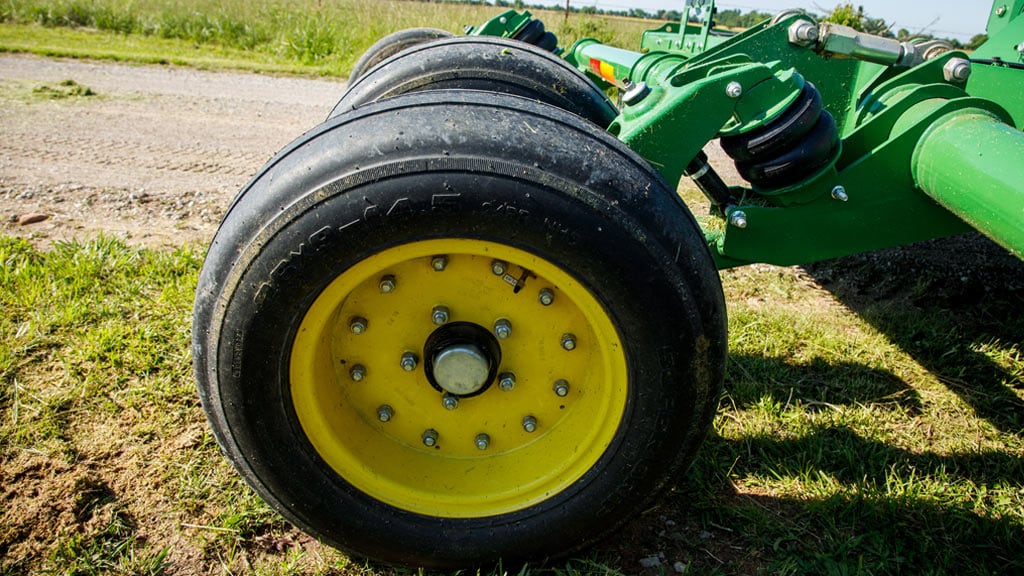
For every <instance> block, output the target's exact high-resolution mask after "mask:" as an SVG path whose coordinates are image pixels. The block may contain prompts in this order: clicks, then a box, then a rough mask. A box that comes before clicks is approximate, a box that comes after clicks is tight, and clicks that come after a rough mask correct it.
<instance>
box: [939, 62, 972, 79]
mask: <svg viewBox="0 0 1024 576" xmlns="http://www.w3.org/2000/svg"><path fill="white" fill-rule="evenodd" d="M942 76H943V77H944V78H945V79H946V82H966V81H967V79H968V78H970V77H971V62H970V61H969V60H965V59H963V58H950V59H949V62H946V65H945V66H943V67H942Z"/></svg>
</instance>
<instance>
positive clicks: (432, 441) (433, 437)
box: [421, 428, 437, 448]
mask: <svg viewBox="0 0 1024 576" xmlns="http://www.w3.org/2000/svg"><path fill="white" fill-rule="evenodd" d="M421 438H422V439H423V445H424V446H427V447H428V448H430V447H433V446H436V445H437V430H434V429H433V428H430V429H429V430H427V431H425V432H424V433H423V436H421Z"/></svg>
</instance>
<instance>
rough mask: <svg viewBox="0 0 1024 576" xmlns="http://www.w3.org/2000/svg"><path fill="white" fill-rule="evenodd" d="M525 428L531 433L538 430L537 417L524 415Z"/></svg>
mask: <svg viewBox="0 0 1024 576" xmlns="http://www.w3.org/2000/svg"><path fill="white" fill-rule="evenodd" d="M523 430H526V431H527V432H529V433H530V434H533V433H534V432H536V431H537V419H536V418H534V417H533V416H523Z"/></svg>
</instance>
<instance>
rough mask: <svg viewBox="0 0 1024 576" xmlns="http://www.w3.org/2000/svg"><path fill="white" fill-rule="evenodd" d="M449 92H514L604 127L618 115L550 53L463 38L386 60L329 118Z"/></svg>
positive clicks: (498, 40) (354, 85)
mask: <svg viewBox="0 0 1024 576" xmlns="http://www.w3.org/2000/svg"><path fill="white" fill-rule="evenodd" d="M533 22H537V21H536V20H534V21H533ZM445 89H468V90H484V91H487V92H497V93H503V94H514V95H516V96H522V97H524V98H529V99H531V100H538V101H540V102H545V103H547V104H551V105H552V106H557V107H559V108H562V109H563V110H568V111H570V112H572V113H573V114H576V115H577V116H580V117H583V118H586V119H587V120H590V121H591V122H593V123H595V124H597V125H598V126H600V127H601V128H607V127H608V125H609V124H611V122H612V120H614V119H615V117H616V116H617V115H618V110H616V108H615V105H614V104H612V102H611V100H609V99H608V97H607V96H606V95H605V94H604V92H602V91H601V89H600V88H598V87H597V86H596V85H595V84H594V83H593V82H592V81H591V80H590V79H589V78H587V77H586V76H584V75H583V74H581V73H580V72H579V71H578V70H576V69H575V68H573V67H572V66H570V65H569V64H568V63H566V62H565V61H564V60H562V59H561V58H558V57H557V56H554V55H553V54H551V53H550V52H547V51H545V50H543V49H541V48H538V47H536V46H533V45H531V44H525V43H523V42H519V41H516V40H507V39H503V38H491V37H475V36H463V37H458V38H451V39H447V40H441V41H437V42H431V43H429V44H424V45H421V46H417V47H414V48H412V49H409V50H406V51H404V52H402V53H401V54H398V55H396V56H394V57H392V58H390V59H388V60H387V61H385V62H383V63H382V64H381V65H380V66H377V67H376V68H374V69H373V70H370V71H369V72H367V73H366V74H364V75H363V76H362V77H360V78H359V79H358V80H356V81H355V82H354V83H350V84H349V87H348V90H347V91H346V92H345V94H344V95H343V96H342V97H341V100H340V101H339V102H338V104H337V105H336V106H335V107H334V110H332V111H331V114H330V116H329V118H333V117H335V116H337V115H339V114H342V113H345V112H348V111H350V110H353V109H355V108H358V107H359V106H362V105H364V104H367V103H369V102H375V101H377V100H383V99H385V98H391V97H394V96H398V95H399V94H405V93H407V92H419V91H425V90H445Z"/></svg>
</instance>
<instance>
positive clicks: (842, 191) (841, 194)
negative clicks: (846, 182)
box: [832, 186, 850, 202]
mask: <svg viewBox="0 0 1024 576" xmlns="http://www.w3.org/2000/svg"><path fill="white" fill-rule="evenodd" d="M832 199H833V200H839V201H840V202H847V201H849V200H850V195H849V194H847V193H846V188H843V187H842V186H836V187H835V188H833V189H832Z"/></svg>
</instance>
